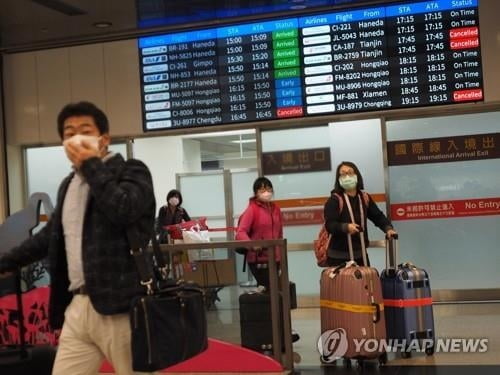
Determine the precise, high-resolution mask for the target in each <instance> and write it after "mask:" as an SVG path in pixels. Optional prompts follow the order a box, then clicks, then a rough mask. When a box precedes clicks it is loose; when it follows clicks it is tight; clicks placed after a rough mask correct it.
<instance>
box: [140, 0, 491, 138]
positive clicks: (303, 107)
mask: <svg viewBox="0 0 500 375" xmlns="http://www.w3.org/2000/svg"><path fill="white" fill-rule="evenodd" d="M139 51H140V67H141V82H142V87H141V88H142V105H143V116H144V118H143V120H144V130H145V131H149V130H155V129H170V128H186V127H195V126H207V125H217V124H230V123H240V122H247V121H260V120H270V119H283V118H297V117H303V116H313V115H324V114H335V113H348V112H363V111H372V110H383V109H394V108H406V107H415V106H427V105H436V104H450V103H463V102H470V101H480V100H483V79H482V70H481V53H480V39H479V21H478V4H477V0H440V1H426V2H414V3H402V4H391V5H388V6H383V7H365V8H356V9H349V10H340V11H335V12H331V13H324V14H315V15H307V16H303V17H295V18H285V19H280V20H267V21H263V22H253V23H244V24H243V23H242V24H236V25H231V26H223V27H215V28H210V29H203V30H195V31H188V32H180V33H172V34H166V35H159V36H152V37H145V38H140V39H139Z"/></svg>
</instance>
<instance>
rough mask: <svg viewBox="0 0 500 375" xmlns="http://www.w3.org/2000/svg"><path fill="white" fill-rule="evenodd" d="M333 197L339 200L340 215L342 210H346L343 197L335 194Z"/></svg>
mask: <svg viewBox="0 0 500 375" xmlns="http://www.w3.org/2000/svg"><path fill="white" fill-rule="evenodd" d="M333 196H334V197H336V198H337V200H338V201H339V215H340V213H341V212H342V210H343V209H344V199H343V198H342V196H341V195H340V194H338V193H333Z"/></svg>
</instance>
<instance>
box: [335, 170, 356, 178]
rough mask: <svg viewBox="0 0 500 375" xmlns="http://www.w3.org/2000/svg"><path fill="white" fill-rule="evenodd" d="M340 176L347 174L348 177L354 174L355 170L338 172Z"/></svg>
mask: <svg viewBox="0 0 500 375" xmlns="http://www.w3.org/2000/svg"><path fill="white" fill-rule="evenodd" d="M339 175H340V177H345V176H349V177H353V176H356V172H354V171H348V172H345V171H343V172H340V173H339Z"/></svg>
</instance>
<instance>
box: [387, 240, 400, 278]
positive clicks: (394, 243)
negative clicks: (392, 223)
mask: <svg viewBox="0 0 500 375" xmlns="http://www.w3.org/2000/svg"><path fill="white" fill-rule="evenodd" d="M398 258H399V235H398V234H397V233H396V234H393V235H392V236H389V237H386V241H385V268H386V269H388V270H396V269H397V268H398V262H399V259H398Z"/></svg>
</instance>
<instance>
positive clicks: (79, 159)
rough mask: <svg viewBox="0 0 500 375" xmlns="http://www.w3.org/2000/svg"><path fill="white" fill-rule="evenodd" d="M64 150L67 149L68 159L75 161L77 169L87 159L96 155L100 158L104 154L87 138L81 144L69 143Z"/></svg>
mask: <svg viewBox="0 0 500 375" xmlns="http://www.w3.org/2000/svg"><path fill="white" fill-rule="evenodd" d="M64 150H65V151H66V155H67V156H68V159H69V160H71V163H73V165H74V166H75V168H77V169H78V168H80V166H81V165H82V163H83V162H84V161H85V160H87V159H90V158H94V157H98V158H100V157H101V154H102V152H101V150H100V149H99V150H96V149H95V148H93V147H92V146H91V145H90V144H89V143H88V142H86V141H85V140H83V141H82V143H81V145H75V144H73V143H69V144H68V145H67V146H66V147H65V148H64Z"/></svg>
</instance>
